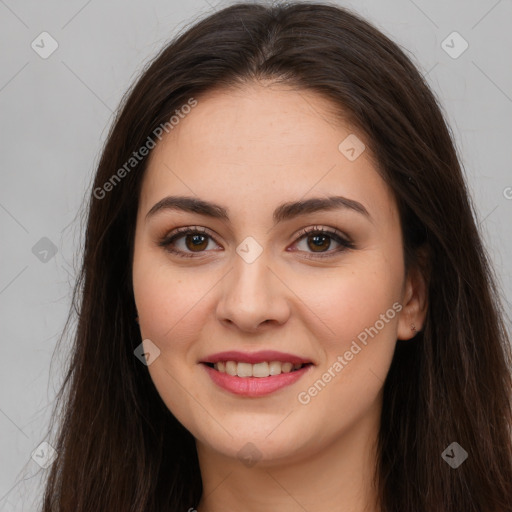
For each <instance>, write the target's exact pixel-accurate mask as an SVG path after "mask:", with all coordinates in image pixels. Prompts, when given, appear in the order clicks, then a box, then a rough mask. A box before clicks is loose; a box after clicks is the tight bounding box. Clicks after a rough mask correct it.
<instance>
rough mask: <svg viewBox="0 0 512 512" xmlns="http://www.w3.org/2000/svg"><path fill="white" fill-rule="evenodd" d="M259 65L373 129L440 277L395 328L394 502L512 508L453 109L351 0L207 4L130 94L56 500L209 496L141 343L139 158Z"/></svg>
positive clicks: (58, 414)
mask: <svg viewBox="0 0 512 512" xmlns="http://www.w3.org/2000/svg"><path fill="white" fill-rule="evenodd" d="M259 79H271V80H275V81H276V82H277V81H278V82H281V83H286V84H290V85H293V86H294V87H297V88H298V89H299V90H300V89H303V90H309V91H313V92H316V93H318V94H320V95H323V96H324V97H325V98H327V99H329V100H331V103H332V104H333V105H334V106H336V108H338V109H339V112H340V114H341V115H342V116H343V118H344V119H346V120H349V121H350V122H351V123H353V126H355V127H357V128H358V129H359V130H360V131H361V133H364V134H365V136H366V137H367V139H368V141H369V146H370V147H369V149H370V150H371V152H372V153H373V154H374V155H375V156H376V158H377V161H378V164H379V172H381V174H382V176H383V178H384V179H385V181H386V182H387V184H388V185H389V186H390V187H391V189H392V190H393V192H394V195H395V197H396V200H397V203H398V205H399V210H400V215H401V225H402V229H403V234H404V255H405V260H406V264H407V265H421V269H422V271H423V272H425V275H426V276H427V277H428V297H429V308H428V313H427V319H426V323H425V326H424V329H423V330H422V332H419V333H418V334H417V336H416V337H415V338H414V339H413V340H411V341H409V342H407V343H403V342H397V346H396V350H395V354H394V358H393V361H392V365H391V368H390V371H389V374H388V376H387V378H386V381H385V384H384V402H383V410H382V417H381V426H380V432H379V445H378V448H379V449H378V464H377V467H376V468H375V482H376V485H377V486H378V489H379V499H380V506H381V509H382V511H386V512H412V511H414V512H422V511H424V512H427V511H428V512H433V511H436V512H453V511H459V510H464V511H465V512H477V511H478V512H482V511H487V512H497V511H500V512H504V511H509V512H510V511H512V499H511V497H512V438H511V426H512V411H511V397H512V378H511V372H510V367H511V366H512V357H511V351H510V341H509V338H508V335H507V332H506V329H505V324H504V317H505V313H504V311H503V308H502V306H501V303H500V298H499V295H498V293H497V291H496V290H497V285H496V283H497V280H496V277H495V276H494V274H493V271H492V269H491V266H490V263H489V259H488V256H487V254H486V251H485V249H484V247H483V244H482V241H481V238H480V235H479V233H478V230H477V226H476V222H475V218H476V214H475V211H474V207H473V205H472V203H471V201H470V198H469V193H468V190H467V186H466V184H465V181H464V177H463V174H462V170H461V165H460V163H459V158H458V156H457V152H456V149H455V144H454V142H453V139H452V135H451V133H450V131H449V129H448V127H447V125H446V122H445V120H444V117H443V114H442V109H441V107H440V105H439V102H438V100H437V99H436V98H435V96H434V95H433V93H432V91H431V90H430V89H429V87H428V85H427V84H426V82H425V80H424V78H423V77H422V75H421V73H420V72H419V71H418V70H417V69H416V67H415V65H413V63H412V61H411V60H410V59H409V57H407V56H406V55H405V53H404V52H403V51H402V50H401V49H400V48H399V47H398V45H397V44H395V43H394V42H392V41H391V40H390V39H389V38H388V37H386V36H385V35H384V34H382V33H381V32H380V31H379V30H377V29H376V28H375V27H373V26H372V25H371V24H369V23H368V22H366V21H365V20H364V19H362V18H361V17H359V16H358V15H356V14H354V13H352V12H350V11H349V10H347V9H345V8H341V7H339V6H336V5H331V4H327V3H304V2H300V3H293V2H287V3H286V4H283V5H276V6H264V5H258V4H244V3H240V4H235V5H232V6H230V7H228V8H225V9H223V10H221V11H219V12H216V13H214V14H212V15H210V16H208V17H207V18H205V19H203V20H201V21H199V22H197V23H196V24H195V25H194V26H192V27H191V28H189V29H188V30H186V31H185V32H183V33H182V34H180V35H179V36H177V37H176V38H175V39H174V40H173V41H172V42H171V43H170V44H169V45H167V46H166V47H165V48H164V49H163V50H162V51H161V52H160V54H159V55H158V56H157V57H156V58H155V59H154V60H153V61H152V62H151V63H149V64H148V66H146V68H145V69H144V70H143V72H142V74H141V76H140V77H139V79H138V80H137V81H136V83H135V84H134V86H133V87H132V88H131V90H130V91H129V93H128V94H127V95H126V96H125V98H124V99H123V102H122V105H121V106H120V108H119V111H118V114H117V117H116V119H115V121H114V123H113V126H112V128H111V130H110V133H109V136H108V140H107V142H106V144H105V147H104V150H103V153H102V155H101V159H100V161H99V165H98V169H97V173H96V176H95V180H94V185H93V190H92V191H91V195H90V197H89V198H88V203H87V211H88V217H87V228H86V234H85V245H84V250H83V262H82V267H81V272H80V275H79V278H78V280H77V282H76V287H75V289H74V295H73V307H72V309H71V311H70V317H69V318H71V316H72V314H73V310H75V311H76V320H77V325H76V331H75V332H74V334H73V340H74V344H73V346H72V353H71V358H70V361H69V366H68V368H67V374H66V377H65V379H64V382H63V384H62V387H61V389H60V391H59V393H58V399H57V401H56V403H55V412H54V414H53V417H52V422H51V427H50V430H51V429H52V428H53V425H54V422H56V421H59V429H58V432H57V434H56V435H55V440H54V441H53V442H51V444H52V445H53V446H54V447H55V449H56V450H57V452H58V454H59V455H58V458H57V459H56V461H55V462H54V463H53V465H52V466H51V468H50V469H49V470H48V479H47V482H46V492H45V495H44V504H43V508H42V511H43V512H52V511H62V512H68V511H69V512H85V511H87V512H91V511H95V512H100V511H107V510H111V511H126V512H128V511H131V512H143V511H151V512H160V511H161V512H164V511H166V512H168V511H181V510H188V509H189V508H191V507H194V506H195V505H196V504H197V503H198V502H199V499H200V496H201V493H202V484H201V476H200V471H199V465H198V460H197V454H196V450H195V443H194V439H193V437H192V435H191V434H190V433H189V432H188V431H187V430H186V429H185V428H184V427H183V426H182V425H181V424H180V423H179V422H178V421H177V420H176V419H175V418H174V416H173V415H172V413H171V412H170V411H169V410H168V409H167V407H166V406H165V404H164V403H163V401H162V400H161V398H160V397H159V395H158V393H157V391H156V389H155V387H154V385H153V383H152V381H151V378H150V376H149V373H148V371H147V367H145V366H144V365H143V364H141V363H140V361H139V360H138V359H137V358H136V357H135V356H134V350H135V348H136V347H137V346H138V345H140V343H141V337H140V330H139V328H138V325H137V323H136V322H135V320H134V319H135V316H136V310H135V305H134V297H133V289H132V282H131V267H132V254H133V240H134V231H135V218H136V213H137V208H138V198H139V191H140V187H141V182H142V179H143V176H144V170H145V167H146V162H147V157H144V158H142V159H140V162H137V165H134V166H131V167H129V168H128V167H126V162H128V161H130V158H132V157H133V153H134V152H135V151H137V150H138V149H139V148H141V147H143V146H144V145H145V144H147V140H148V137H150V136H151V135H152V134H154V133H155V129H157V128H158V127H159V126H162V125H165V124H166V123H168V120H169V118H170V116H172V115H173V113H174V112H175V111H176V110H179V109H180V108H181V107H182V106H183V105H185V104H187V103H188V102H189V101H190V99H191V98H196V99H198V100H199V101H200V96H201V94H202V93H205V92H207V91H210V90H212V89H214V88H221V87H227V86H237V85H240V86H243V84H244V83H247V82H250V81H253V80H259ZM192 115H193V114H192ZM132 163H133V162H132ZM123 166H124V169H125V171H126V172H124V173H122V172H121V173H118V172H117V171H118V170H119V169H121V168H123ZM116 173H117V176H118V177H120V178H121V179H116V180H113V178H112V177H113V175H114V174H116ZM121 175H122V176H121ZM109 180H110V181H109ZM107 182H109V183H110V186H107V187H105V184H106V183H107ZM420 254H422V255H424V258H423V259H422V260H421V261H420V259H419V257H418V256H419V255H420ZM425 255H426V256H425ZM69 318H68V322H67V323H66V328H65V329H64V331H66V329H67V328H68V324H69ZM63 337H64V333H63V336H62V337H61V340H62V339H63ZM61 340H59V344H60V342H61ZM452 442H457V443H458V444H459V445H460V446H461V447H462V448H463V449H464V450H465V451H466V452H467V453H468V458H467V460H466V461H465V462H464V463H463V464H461V465H460V466H459V467H458V468H457V469H453V468H452V467H450V465H449V464H447V463H446V462H445V460H443V457H442V456H441V455H442V453H443V452H444V450H445V448H447V447H448V446H449V445H450V444H451V443H452ZM372 470H373V468H372Z"/></svg>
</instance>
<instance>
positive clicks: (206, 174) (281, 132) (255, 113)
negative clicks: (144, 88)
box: [140, 84, 396, 215]
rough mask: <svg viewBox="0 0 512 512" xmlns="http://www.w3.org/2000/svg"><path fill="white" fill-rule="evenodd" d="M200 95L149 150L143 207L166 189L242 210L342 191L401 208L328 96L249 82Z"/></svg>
mask: <svg viewBox="0 0 512 512" xmlns="http://www.w3.org/2000/svg"><path fill="white" fill-rule="evenodd" d="M196 100H197V105H196V106H195V107H194V108H193V109H192V110H191V112H190V113H189V114H187V115H185V116H183V118H182V119H180V121H179V123H178V124H177V125H175V126H174V128H173V129H172V131H170V133H169V134H167V135H165V137H164V138H163V139H162V141H161V142H159V143H158V144H157V145H156V147H155V149H153V151H152V153H151V156H150V158H149V161H148V166H147V169H146V173H145V177H144V181H143V187H142V192H141V202H140V207H141V209H142V210H144V211H145V212H147V211H148V210H149V209H150V208H151V206H152V205H153V204H154V203H155V202H157V201H158V200H159V199H161V198H162V197H164V196H165V195H168V194H169V195H170V194H174V195H176V194H181V195H197V196H200V197H201V198H206V199H211V200H215V202H217V203H219V204H225V205H227V206H229V205H233V206H234V209H236V207H237V206H240V207H241V206H243V205H245V206H246V207H247V206H249V205H250V204H252V203H256V204H257V205H259V206H260V207H263V206H264V205H265V204H267V203H268V204H269V206H270V205H272V206H274V205H275V204H277V203H281V202H283V201H285V200H297V199H300V198H302V199H306V198H308V196H311V197H317V196H325V195H332V194H333V193H339V194H340V195H344V196H347V197H349V198H353V199H356V200H358V201H360V202H362V203H364V204H365V206H367V208H368V210H371V209H373V210H374V211H375V212H376V213H377V212H378V210H380V212H379V213H380V214H381V215H382V214H383V212H384V211H385V212H387V213H388V214H390V215H395V214H396V206H395V204H394V199H393V195H392V192H391V191H390V190H389V188H388V187H387V185H386V184H385V182H384V181H383V180H382V178H381V177H380V175H379V173H378V172H377V167H376V164H375V160H374V158H373V155H371V154H370V151H369V149H368V148H367V144H366V142H367V141H365V137H364V135H363V134H361V133H359V132H357V131H356V130H354V129H353V128H352V127H351V126H350V125H349V124H348V123H347V122H343V121H342V120H341V119H340V116H339V113H337V112H336V108H335V106H334V105H333V104H332V103H331V102H329V101H328V100H326V99H325V98H323V97H322V96H320V95H318V94H315V93H314V92H311V91H305V90H297V89H291V88H290V87H285V86H275V85H258V84H251V85H247V86H244V87H243V88H236V89H234V88H231V89H223V90H215V91H211V92H208V93H207V94H205V95H203V96H200V97H197V98H196ZM344 141H347V142H344ZM340 144H341V147H340ZM363 144H364V145H366V149H364V150H362V148H363V147H364V146H363ZM349 146H353V147H354V148H355V150H356V152H357V153H355V155H356V156H357V154H358V153H359V151H361V150H362V153H361V154H360V156H358V157H357V158H356V159H355V160H354V159H353V155H354V152H352V154H350V153H346V152H345V151H346V149H347V147H349ZM349 149H350V148H349ZM351 155H352V156H351ZM348 156H351V158H348ZM237 213H238V212H237Z"/></svg>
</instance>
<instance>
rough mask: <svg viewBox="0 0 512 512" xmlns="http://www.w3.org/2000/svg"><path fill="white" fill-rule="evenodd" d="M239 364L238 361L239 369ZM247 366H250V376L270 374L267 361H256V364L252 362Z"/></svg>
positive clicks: (266, 375)
mask: <svg viewBox="0 0 512 512" xmlns="http://www.w3.org/2000/svg"><path fill="white" fill-rule="evenodd" d="M240 364H241V363H238V368H239V369H240ZM249 366H252V376H253V377H268V376H269V375H270V371H269V368H268V363H258V364H252V365H249Z"/></svg>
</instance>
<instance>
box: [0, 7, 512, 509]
mask: <svg viewBox="0 0 512 512" xmlns="http://www.w3.org/2000/svg"><path fill="white" fill-rule="evenodd" d="M230 3H232V2H214V1H213V0H194V1H187V2H186V3H185V2H183V1H176V0H167V1H163V0H151V1H147V2H144V3H143V2H135V1H130V2H126V1H125V2H121V1H120V0H116V1H111V2H108V3H107V2H100V0H89V1H86V0H73V1H67V2H57V1H46V2H39V1H35V0H27V1H24V2H19V1H18V2H16V1H15V0H5V1H4V0H0V46H1V48H2V53H1V59H2V62H1V67H0V111H1V123H2V132H1V133H2V151H1V152H0V160H1V167H0V169H1V171H0V173H1V174H0V175H1V187H0V226H1V236H2V238H1V240H2V241H1V246H0V247H1V253H0V254H1V260H0V315H1V326H2V345H1V346H2V357H1V358H0V460H1V464H0V510H1V511H14V510H16V511H20V510H36V507H37V503H38V497H39V495H40V494H41V492H42V489H41V488H38V487H37V486H38V485H39V480H38V479H39V478H40V477H41V475H42V474H43V473H44V471H45V470H44V469H41V468H40V467H39V466H38V465H37V464H36V463H35V462H34V461H33V460H32V459H31V455H32V453H33V452H34V450H35V449H36V447H38V446H39V444H40V443H41V442H42V441H44V438H43V434H44V432H45V430H46V427H47V422H48V420H49V412H50V405H51V403H52V400H53V398H54V394H55V392H56V390H57V388H58V386H59V384H60V382H61V377H62V369H63V361H64V360H65V356H66V354H57V355H56V359H55V360H54V364H53V365H52V366H50V362H51V357H52V353H53V350H54V347H55V343H56V341H57V337H58V335H59V334H60V332H61V330H62V328H63V326H64V321H65V318H66V315H67V312H68V308H69V304H70V299H71V286H72V284H73V280H74V275H75V273H76V269H77V262H78V261H79V254H78V250H79V247H80V240H81V236H82V233H81V225H80V217H79V215H78V213H79V212H80V209H81V206H82V201H83V198H84V194H85V193H86V191H87V190H88V188H89V187H90V185H91V179H92V175H93V172H94V169H95V165H96V164H97V162H98V157H99V152H100V149H101V147H102V144H103V142H104V140H105V137H106V135H107V129H108V127H109V125H110V123H111V121H112V114H113V111H114V110H115V109H116V107H117V105H118V103H119V101H120V99H121V96H122V94H123V93H124V92H125V91H126V89H127V88H128V86H129V85H130V84H131V82H132V80H133V79H134V78H135V77H136V76H137V73H138V72H139V71H140V70H141V69H142V66H143V65H144V63H145V62H147V60H148V59H149V58H151V57H153V56H154V55H155V53H156V52H157V51H158V50H159V49H160V48H161V46H162V45H164V44H165V42H166V41H168V40H169V39H170V38H172V37H173V36H174V35H175V34H176V33H177V31H178V30H180V29H182V28H183V27H185V26H186V25H188V24H189V23H192V22H193V21H194V20H196V19H197V18H198V17H203V16H204V15H206V14H207V13H210V12H212V11H213V10H217V9H219V8H221V7H224V6H227V5H228V4H230ZM339 4H340V5H345V6H348V7H352V8H353V9H354V10H355V11H357V12H360V13H361V14H363V15H364V16H365V17H366V18H367V19H368V20H369V21H371V22H373V23H374V24H375V25H377V27H378V28H380V29H381V30H382V31H383V32H384V33H386V34H387V35H389V36H390V37H391V38H392V39H393V40H395V41H396V42H397V43H399V44H400V45H401V46H402V47H403V48H404V49H405V50H406V52H407V53H409V55H411V56H412V58H413V61H414V62H415V63H416V65H417V66H418V67H419V68H420V70H421V71H422V72H423V73H424V74H425V75H426V76H427V79H428V81H429V83H430V85H431V87H432V88H433V90H434V92H435V93H436V94H437V96H438V97H439V99H440V101H441V103H442V105H443V108H444V111H445V114H446V118H447V120H448V123H449V124H450V126H451V128H452V130H453V133H454V136H455V138H456V142H457V147H458V150H459V154H460V157H461V160H462V164H463V165H464V168H465V171H466V173H467V177H468V181H469V185H470V188H471V191H472V195H473V198H474V201H475V204H476V207H477V211H478V216H479V222H480V225H481V228H482V232H483V236H484V238H485V242H486V245H487V247H488V248H489V251H490V252H491V254H492V258H493V261H494V264H495V268H496V272H497V274H498V277H499V280H500V283H501V287H502V295H503V297H504V299H505V300H507V301H508V302H507V303H506V304H510V302H511V299H512V259H511V258H510V255H511V254H512V236H511V234H510V233H511V231H510V220H511V218H512V188H511V187H512V172H511V151H512V149H511V148H512V66H511V64H512V62H511V60H512V58H511V56H512V30H511V29H510V27H511V26H512V24H511V22H512V0H478V1H476V0H472V1H468V0H458V1H451V2H446V1H444V0H442V1H441V0H436V1H432V0H431V1H427V0H414V1H413V0H393V1H391V0H385V1H383V0H360V1H357V2H356V1H353V2H349V1H346V2H344V1H343V2H342V1H339ZM44 31H46V32H48V33H49V34H51V36H52V37H53V38H54V39H55V40H56V41H57V43H58V48H57V50H56V51H55V52H54V53H53V54H52V55H51V56H49V57H48V58H47V59H43V58H41V57H40V55H39V54H38V53H36V51H34V50H33V49H32V47H31V43H32V41H34V40H35V41H36V43H37V42H38V41H40V38H39V37H38V36H39V34H41V33H42V32H44ZM453 31H457V32H459V33H460V34H461V36H462V37H463V38H464V39H465V40H466V41H467V42H468V44H469V47H468V49H467V50H466V51H465V52H464V53H462V55H460V56H459V57H458V58H452V57H451V56H450V55H448V53H446V51H445V50H444V49H443V45H442V42H443V41H444V40H445V39H446V38H447V36H448V35H449V34H451V33H452V32H453ZM450 41H451V40H450V39H448V44H450V45H451V46H454V48H453V49H452V51H457V50H458V49H460V48H461V46H460V43H461V42H460V40H456V39H455V40H454V42H453V43H451V42H450ZM39 44H40V45H41V43H39ZM445 44H446V43H445ZM48 47H49V45H48V41H47V40H46V43H45V48H46V49H47V48H48ZM43 237H46V238H48V239H49V240H51V242H52V243H53V244H54V245H55V248H56V250H57V253H56V254H55V256H53V257H51V256H52V254H51V252H50V253H48V255H46V256H45V255H44V254H43V253H41V252H39V253H38V251H37V250H35V252H36V254H34V252H33V251H32V249H33V247H34V246H36V248H38V247H41V246H40V245H36V244H38V243H39V244H43V246H44V244H48V242H47V241H43V242H39V241H40V240H41V238H43ZM43 248H44V247H43ZM45 257H46V258H47V259H48V261H46V262H45V261H44V258H45ZM506 307H507V310H508V311H510V306H509V305H507V306H506Z"/></svg>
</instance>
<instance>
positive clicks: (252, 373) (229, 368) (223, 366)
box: [213, 361, 303, 377]
mask: <svg viewBox="0 0 512 512" xmlns="http://www.w3.org/2000/svg"><path fill="white" fill-rule="evenodd" d="M302 366H303V365H302V364H301V363H297V364H293V363H281V361H271V362H263V363H257V364H250V363H237V362H236V361H219V362H218V363H215V364H214V365H213V367H214V368H215V369H216V370H218V371H219V372H221V373H227V374H228V375H233V376H235V375H237V376H238V377H269V376H270V375H280V374H281V373H290V372H291V371H292V370H298V369H300V368H302Z"/></svg>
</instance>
